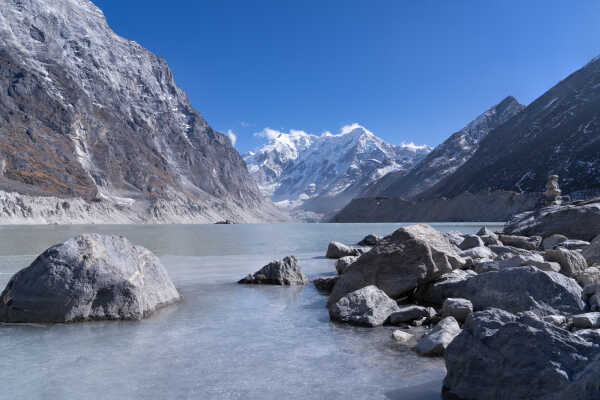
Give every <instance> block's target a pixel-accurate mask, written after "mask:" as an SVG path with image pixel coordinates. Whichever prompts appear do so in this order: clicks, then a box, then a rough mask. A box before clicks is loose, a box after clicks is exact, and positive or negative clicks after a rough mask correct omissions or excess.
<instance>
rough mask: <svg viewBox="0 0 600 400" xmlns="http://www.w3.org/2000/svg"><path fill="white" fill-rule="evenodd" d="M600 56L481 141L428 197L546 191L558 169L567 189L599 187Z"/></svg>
mask: <svg viewBox="0 0 600 400" xmlns="http://www.w3.org/2000/svg"><path fill="white" fill-rule="evenodd" d="M598 154H600V57H599V58H596V59H594V60H592V61H591V62H590V63H588V64H587V65H586V66H584V67H583V68H581V69H580V70H578V71H576V72H574V73H573V74H571V75H570V76H569V77H567V78H566V79H564V80H563V81H561V82H559V83H558V84H557V85H556V86H554V87H553V88H552V89H550V90H548V91H547V92H546V93H544V94H543V95H542V96H541V97H539V98H538V99H537V100H535V101H534V102H533V103H531V104H530V105H529V106H527V108H525V109H524V110H523V111H522V112H521V113H519V114H518V115H516V116H515V117H514V118H512V119H511V120H510V121H508V122H507V123H505V124H504V125H502V126H500V127H499V128H497V129H496V130H494V131H493V132H491V133H490V134H489V135H487V136H486V137H485V138H484V139H483V140H482V141H481V143H480V145H479V149H478V150H477V152H476V153H475V154H474V155H473V157H471V159H470V160H469V161H467V162H466V163H465V164H464V165H463V166H462V167H461V168H459V169H458V170H457V171H456V172H455V173H454V174H453V175H452V176H450V177H448V178H447V179H445V180H443V181H441V182H440V183H439V184H438V185H436V186H435V187H433V188H432V189H431V190H429V191H427V192H425V193H424V194H423V195H424V196H426V197H439V196H448V197H451V196H456V195H457V194H459V193H462V192H465V191H472V192H477V191H480V190H488V189H489V190H498V189H504V190H519V191H526V192H534V191H542V190H543V188H544V185H545V184H546V180H547V178H548V176H549V175H553V174H555V175H559V177H560V186H561V188H562V190H563V193H567V194H569V193H576V192H578V191H589V190H590V189H600V158H599V157H598Z"/></svg>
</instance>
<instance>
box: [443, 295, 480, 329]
mask: <svg viewBox="0 0 600 400" xmlns="http://www.w3.org/2000/svg"><path fill="white" fill-rule="evenodd" d="M472 312H473V303H471V301H469V300H467V299H456V298H452V297H451V298H448V299H446V300H445V301H444V304H443V305H442V317H454V318H455V319H456V320H457V321H458V322H461V323H462V322H465V320H466V319H467V317H468V316H469V315H470V314H471V313H472Z"/></svg>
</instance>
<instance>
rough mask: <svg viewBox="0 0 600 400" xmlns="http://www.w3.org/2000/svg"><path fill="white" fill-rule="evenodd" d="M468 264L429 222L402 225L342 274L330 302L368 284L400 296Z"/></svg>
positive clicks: (395, 296) (393, 295)
mask: <svg viewBox="0 0 600 400" xmlns="http://www.w3.org/2000/svg"><path fill="white" fill-rule="evenodd" d="M464 264H465V260H464V259H463V258H462V257H460V256H459V255H458V254H457V253H456V251H455V250H454V247H453V246H452V245H451V244H450V242H449V241H448V239H447V238H446V237H445V236H444V235H442V234H441V233H440V232H438V231H436V230H435V229H433V228H432V227H430V226H429V225H412V226H408V227H404V228H400V229H398V230H397V231H395V232H394V233H393V234H392V235H390V236H387V237H385V238H384V239H383V240H382V241H381V242H380V243H379V244H378V245H377V246H376V247H374V248H373V249H372V250H371V251H369V252H367V253H365V254H363V255H362V256H360V257H359V259H358V260H356V261H355V262H354V263H353V264H352V267H350V268H349V269H348V270H346V271H345V272H344V274H343V275H341V276H340V279H339V280H338V282H337V283H336V285H335V287H334V288H333V291H332V293H331V296H330V297H329V304H333V303H335V302H337V301H338V300H339V299H340V298H341V297H343V296H344V295H346V294H347V293H350V292H352V291H354V290H357V289H360V288H362V287H365V286H368V285H375V286H377V287H378V288H380V289H381V290H383V291H384V292H385V293H387V294H388V295H389V296H390V297H392V298H397V297H399V296H401V295H403V294H405V293H407V292H408V291H411V290H413V289H414V288H416V287H417V286H419V285H421V284H424V283H427V282H431V281H432V280H434V279H436V278H439V277H440V276H441V275H442V274H444V273H447V272H450V271H452V270H453V269H455V268H458V267H461V266H463V265H464Z"/></svg>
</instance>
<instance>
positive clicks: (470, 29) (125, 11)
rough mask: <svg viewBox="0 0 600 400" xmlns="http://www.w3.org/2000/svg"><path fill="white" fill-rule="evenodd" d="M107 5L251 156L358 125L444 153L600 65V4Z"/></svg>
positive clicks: (121, 26)
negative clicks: (283, 142)
mask: <svg viewBox="0 0 600 400" xmlns="http://www.w3.org/2000/svg"><path fill="white" fill-rule="evenodd" d="M94 3H95V4H96V5H98V6H99V7H100V8H101V9H102V10H103V11H104V13H105V15H106V17H107V19H108V22H109V24H110V25H111V27H112V28H113V29H114V30H115V31H116V32H117V33H119V34H120V35H122V36H125V37H127V38H129V39H132V40H135V41H137V42H139V43H140V44H142V45H143V46H145V47H146V48H148V49H150V50H151V51H153V52H154V53H156V54H158V55H160V56H162V57H164V58H165V59H166V60H167V61H168V63H169V65H170V66H171V68H172V69H173V72H174V74H175V80H176V83H177V84H178V85H179V86H180V87H181V88H182V89H183V90H185V91H186V92H187V94H188V96H189V97H190V100H191V102H192V104H193V105H194V106H195V107H196V108H197V109H198V110H199V111H200V113H202V115H203V116H204V117H205V118H206V120H207V121H208V122H209V124H211V125H212V126H213V127H214V128H215V129H217V130H219V131H221V132H227V131H228V130H232V131H233V132H234V133H235V134H236V135H237V138H238V139H237V144H236V147H237V148H238V150H239V151H240V152H242V153H243V152H246V151H248V150H251V149H254V148H256V147H257V146H258V145H259V144H260V141H261V139H259V138H256V137H255V136H253V133H255V132H257V131H260V130H262V129H263V128H265V127H270V128H273V129H277V130H282V131H287V130H289V129H301V130H304V131H307V132H311V133H315V134H320V133H321V132H323V131H326V130H328V131H331V132H338V131H339V130H340V128H341V127H342V126H344V125H348V124H351V123H353V122H358V123H360V124H362V125H364V126H365V127H367V128H368V129H369V130H371V131H373V132H374V133H375V134H376V135H378V136H381V137H382V138H384V139H386V140H387V141H389V142H391V143H394V144H399V143H402V142H415V143H418V144H422V143H424V144H430V145H436V144H439V143H440V142H442V141H443V140H444V139H445V138H446V137H447V136H449V135H450V134H451V133H453V132H455V131H456V130H458V129H460V128H461V127H462V126H464V125H465V124H466V123H467V122H469V121H470V120H472V119H473V118H474V117H475V116H477V115H478V114H480V113H481V112H483V111H484V110H485V109H487V108H489V107H490V106H492V105H494V104H496V103H498V102H499V101H500V100H502V99H503V98H504V97H505V96H507V95H513V96H515V97H516V98H517V100H519V101H520V102H521V103H524V104H528V103H530V102H531V101H532V100H534V99H535V98H536V97H538V96H539V95H541V94H542V93H543V92H544V91H546V90H547V89H549V88H550V87H551V86H553V85H554V84H555V83H557V82H558V81H559V80H561V79H563V78H565V77H566V76H567V75H568V74H570V73H571V72H574V71H575V70H576V69H578V68H580V67H582V66H583V65H584V64H585V63H586V62H587V61H589V60H590V59H592V58H593V57H595V56H598V55H600V1H598V0H588V1H586V0H581V1H579V0H578V1H574V2H572V1H566V0H565V1H553V0H545V1H512V0H504V1H498V2H489V1H442V0H440V1H435V2H434V1H401V0H394V1H392V0H390V1H378V0H371V1H364V0H363V1H354V0H344V1H337V0H317V1H313V0H302V1H291V0H278V1H270V0H268V1H267V0H264V1H261V0H254V1H251V0H244V1H242V0H240V1H228V0H214V1H212V0H211V1H171V2H165V1H164V0H162V1H158V0H143V1H142V0H127V1H117V0H94ZM491 3H494V4H491Z"/></svg>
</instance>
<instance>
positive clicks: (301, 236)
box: [0, 224, 480, 400]
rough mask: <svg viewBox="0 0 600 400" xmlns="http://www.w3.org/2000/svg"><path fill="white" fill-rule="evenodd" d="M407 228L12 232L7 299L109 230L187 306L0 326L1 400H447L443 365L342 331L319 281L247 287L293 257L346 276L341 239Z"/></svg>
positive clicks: (2, 275) (365, 333)
mask: <svg viewBox="0 0 600 400" xmlns="http://www.w3.org/2000/svg"><path fill="white" fill-rule="evenodd" d="M398 226H399V225H398V224H312V225H309V224H298V225H195V226H180V225H179V226H72V227H65V226H40V227H15V226H11V227H0V288H4V286H5V285H6V282H7V281H8V280H9V278H10V276H11V275H12V274H13V273H14V272H16V271H18V270H19V269H21V268H23V267H25V266H27V265H28V264H29V263H30V262H31V261H32V260H33V259H34V258H35V256H36V255H37V254H39V253H40V252H41V251H43V250H44V249H46V248H47V247H49V246H50V245H52V244H54V243H58V242H61V241H63V240H65V239H67V238H68V237H72V236H74V235H76V234H78V233H81V232H99V233H112V234H122V235H124V236H127V237H128V238H130V240H131V241H133V242H134V243H136V244H141V245H144V246H146V247H148V248H150V249H151V250H153V251H154V252H156V253H157V254H158V255H159V256H160V257H161V259H162V261H163V263H164V264H165V266H166V267H167V269H168V271H169V274H170V275H171V278H172V279H173V281H174V282H175V284H176V286H177V287H178V288H179V290H180V292H181V294H182V295H183V297H184V300H183V302H182V303H181V304H178V305H175V306H172V307H169V308H167V309H164V310H162V311H161V312H159V313H157V314H155V315H154V316H152V317H151V318H149V319H147V320H144V321H141V322H93V323H83V324H68V325H63V324H56V325H27V326H22V325H19V326H16V325H10V326H9V325H0V355H1V357H0V381H1V382H2V383H1V385H0V398H1V399H15V400H16V399H23V400H25V399H27V400H29V399H82V398H86V399H117V398H119V399H144V400H146V399H277V400H280V399H329V400H333V399H397V400H404V399H406V400H409V399H411V400H419V399H420V400H425V399H439V398H440V395H439V393H440V389H441V379H442V378H443V376H444V367H443V361H442V360H440V359H427V358H421V357H418V356H417V355H416V354H415V353H414V352H412V351H410V350H407V349H406V348H404V347H402V346H401V345H398V344H396V343H395V342H394V341H393V340H392V338H391V332H392V328H391V327H382V328H375V329H369V328H355V327H348V326H345V325H340V324H334V323H331V322H330V321H329V318H328V314H327V310H326V308H325V302H326V297H324V296H322V295H320V294H319V293H318V292H317V291H316V290H315V288H314V286H313V285H312V284H308V285H306V286H305V287H291V288H290V287H273V286H244V285H238V284H236V283H235V282H236V281H237V280H238V279H240V278H242V277H243V276H244V275H246V274H247V273H249V272H254V271H256V270H257V269H259V268H260V267H261V266H262V265H264V264H265V263H266V262H268V261H269V260H271V259H273V258H276V257H281V256H284V255H288V254H294V255H296V256H298V257H299V259H300V263H301V267H302V269H303V270H304V272H305V273H307V275H308V276H309V278H312V277H315V276H317V275H319V274H322V273H332V272H334V271H335V268H334V265H333V264H334V261H333V260H327V259H324V258H322V257H321V256H322V255H323V254H324V252H325V250H326V248H327V243H328V241H329V240H333V239H336V240H340V241H345V242H347V243H355V242H357V241H358V240H360V239H361V238H362V237H363V236H364V235H366V234H367V233H376V234H384V233H389V232H392V231H393V230H394V229H396V228H397V227H398ZM437 227H438V229H443V230H452V229H456V230H462V231H468V232H473V231H476V230H477V229H478V228H479V227H480V225H472V226H471V225H463V226H458V227H457V226H455V225H446V226H442V227H441V228H440V226H439V225H438V226H437Z"/></svg>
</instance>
